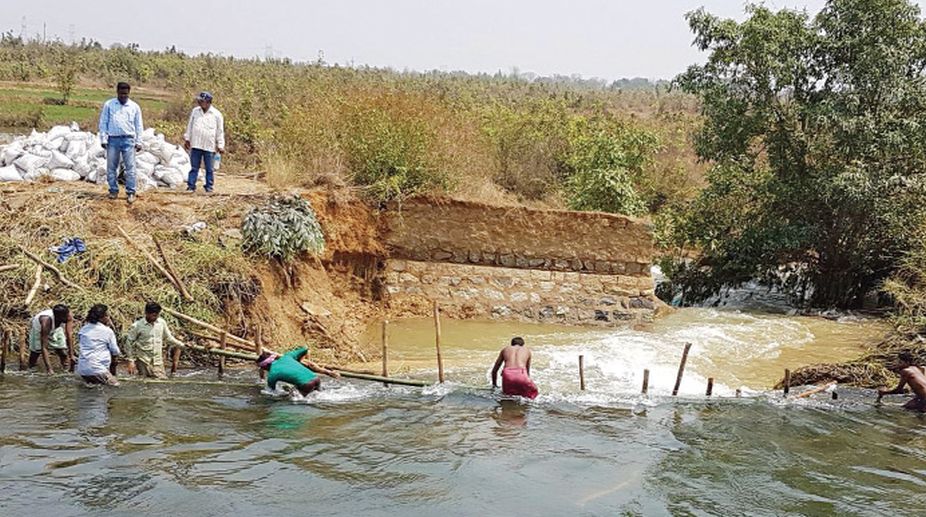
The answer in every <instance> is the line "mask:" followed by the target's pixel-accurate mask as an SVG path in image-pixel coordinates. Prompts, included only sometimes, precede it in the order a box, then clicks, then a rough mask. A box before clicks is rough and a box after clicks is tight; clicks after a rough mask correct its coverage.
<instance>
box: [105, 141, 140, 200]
mask: <svg viewBox="0 0 926 517" xmlns="http://www.w3.org/2000/svg"><path fill="white" fill-rule="evenodd" d="M120 158H121V159H122V164H123V165H124V166H125V193H126V194H134V193H135V138H134V137H131V136H111V137H109V146H107V147H106V180H107V181H108V182H109V193H110V194H118V193H119V184H118V183H117V182H116V180H117V179H118V177H117V174H118V171H119V159H120Z"/></svg>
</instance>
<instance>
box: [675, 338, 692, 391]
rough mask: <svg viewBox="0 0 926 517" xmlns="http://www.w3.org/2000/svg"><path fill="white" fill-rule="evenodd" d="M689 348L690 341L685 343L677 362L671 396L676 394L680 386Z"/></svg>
mask: <svg viewBox="0 0 926 517" xmlns="http://www.w3.org/2000/svg"><path fill="white" fill-rule="evenodd" d="M689 350H691V343H685V350H683V351H682V361H681V362H680V363H678V375H677V376H676V377H675V387H674V388H672V396H673V397H674V396H676V395H678V389H679V388H680V387H681V386H682V375H685V363H687V362H688V351H689Z"/></svg>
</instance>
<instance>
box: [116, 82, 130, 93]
mask: <svg viewBox="0 0 926 517" xmlns="http://www.w3.org/2000/svg"><path fill="white" fill-rule="evenodd" d="M119 90H129V91H132V85H130V84H129V83H126V82H122V81H120V82H119V84H117V85H116V91H117V92H118V91H119Z"/></svg>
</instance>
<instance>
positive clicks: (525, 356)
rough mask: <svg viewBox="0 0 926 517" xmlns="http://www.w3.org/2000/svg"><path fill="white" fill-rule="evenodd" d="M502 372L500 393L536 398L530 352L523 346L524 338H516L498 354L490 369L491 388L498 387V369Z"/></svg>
mask: <svg viewBox="0 0 926 517" xmlns="http://www.w3.org/2000/svg"><path fill="white" fill-rule="evenodd" d="M502 363H504V365H505V369H504V370H502V393H504V394H505V395H519V396H521V397H525V398H529V399H534V398H537V386H534V382H533V381H532V380H531V377H530V375H531V350H530V348H527V347H526V346H524V338H520V337H516V338H514V339H512V340H511V345H509V346H506V347H505V348H503V349H502V351H501V352H499V353H498V359H496V360H495V366H494V367H493V368H492V387H493V388H497V387H498V369H499V368H501V367H502Z"/></svg>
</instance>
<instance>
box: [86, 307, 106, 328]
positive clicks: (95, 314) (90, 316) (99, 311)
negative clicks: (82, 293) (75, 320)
mask: <svg viewBox="0 0 926 517" xmlns="http://www.w3.org/2000/svg"><path fill="white" fill-rule="evenodd" d="M107 312H109V307H107V306H105V305H103V304H102V303H98V304H96V305H94V306H93V307H90V312H88V313H87V322H88V323H99V322H100V321H101V320H102V319H103V318H105V317H106V313H107Z"/></svg>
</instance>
